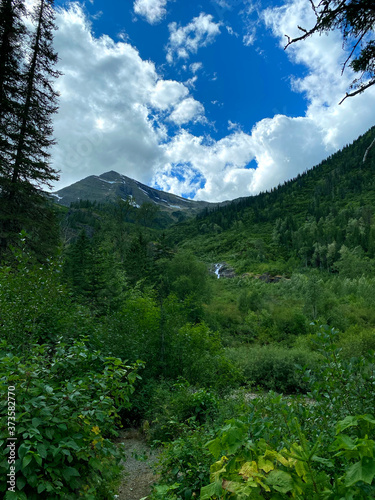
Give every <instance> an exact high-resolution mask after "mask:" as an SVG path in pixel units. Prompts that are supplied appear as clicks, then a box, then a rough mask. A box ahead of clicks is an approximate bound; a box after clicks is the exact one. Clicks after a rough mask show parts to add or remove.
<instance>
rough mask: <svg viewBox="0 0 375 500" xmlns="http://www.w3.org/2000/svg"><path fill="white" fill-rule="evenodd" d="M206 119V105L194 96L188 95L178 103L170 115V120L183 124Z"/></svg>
mask: <svg viewBox="0 0 375 500" xmlns="http://www.w3.org/2000/svg"><path fill="white" fill-rule="evenodd" d="M203 119H204V106H203V104H201V103H200V102H199V101H196V100H195V99H194V98H193V97H188V98H187V99H184V100H183V101H182V102H180V103H179V104H177V106H176V107H175V109H174V110H173V112H172V113H171V114H170V116H169V120H170V121H172V122H174V123H175V124H176V125H183V124H185V123H189V122H190V121H202V120H203Z"/></svg>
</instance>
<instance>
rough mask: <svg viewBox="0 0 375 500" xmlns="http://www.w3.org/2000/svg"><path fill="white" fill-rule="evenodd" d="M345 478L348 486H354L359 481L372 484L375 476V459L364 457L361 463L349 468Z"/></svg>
mask: <svg viewBox="0 0 375 500" xmlns="http://www.w3.org/2000/svg"><path fill="white" fill-rule="evenodd" d="M345 476H346V477H345V485H346V486H353V484H355V483H358V481H363V482H365V483H367V484H371V483H372V480H373V479H374V476H375V459H374V458H373V457H363V458H362V459H361V461H360V462H357V463H355V464H354V465H352V466H351V467H349V469H348V470H347V471H346V474H345Z"/></svg>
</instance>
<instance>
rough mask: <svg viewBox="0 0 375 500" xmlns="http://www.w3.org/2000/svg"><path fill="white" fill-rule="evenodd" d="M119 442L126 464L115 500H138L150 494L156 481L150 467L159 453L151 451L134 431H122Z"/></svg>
mask: <svg viewBox="0 0 375 500" xmlns="http://www.w3.org/2000/svg"><path fill="white" fill-rule="evenodd" d="M119 442H120V443H124V445H125V450H126V462H125V470H124V472H123V480H122V483H121V486H120V488H119V492H118V497H117V499H118V500H140V499H141V498H143V497H146V496H147V495H149V494H150V492H151V486H152V484H153V483H155V482H156V481H157V479H158V477H157V476H156V475H155V474H154V473H153V470H152V466H153V464H155V462H156V461H157V459H158V456H159V454H160V451H158V450H153V449H151V448H150V447H149V446H148V445H147V443H146V441H145V440H144V437H143V436H142V435H141V434H140V433H139V432H138V431H137V430H135V429H130V430H129V429H128V430H124V431H122V432H121V435H120V438H119Z"/></svg>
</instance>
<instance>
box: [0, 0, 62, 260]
mask: <svg viewBox="0 0 375 500" xmlns="http://www.w3.org/2000/svg"><path fill="white" fill-rule="evenodd" d="M21 4H22V5H23V3H22V2H21V1H20V0H15V1H13V2H12V1H9V0H3V2H2V11H1V12H2V13H3V11H4V18H3V17H2V19H1V25H2V26H4V27H5V26H6V23H7V20H6V16H5V14H6V15H7V16H8V18H10V15H11V14H10V13H11V12H12V13H13V20H14V24H13V26H14V27H13V35H12V36H13V39H12V41H13V46H12V47H11V49H12V50H10V51H8V52H9V54H8V60H7V64H8V66H9V72H8V74H7V75H5V77H4V83H3V88H5V85H8V86H9V87H10V88H13V89H15V90H14V91H13V92H14V93H16V94H15V95H16V99H15V104H16V105H15V106H13V107H12V108H9V111H8V117H5V118H4V122H5V120H7V123H8V124H9V123H11V124H12V125H11V127H10V128H9V127H8V128H7V129H4V132H3V134H2V136H3V137H2V139H3V143H4V144H5V141H7V144H8V151H7V154H5V155H4V156H3V161H2V164H1V172H0V173H1V185H0V187H1V198H0V221H1V226H2V227H1V249H2V250H3V251H4V250H6V248H7V246H8V245H9V243H12V242H13V241H14V240H15V237H16V235H17V234H18V233H19V232H20V230H21V229H26V230H27V231H28V232H30V233H31V235H32V238H31V239H30V242H31V243H32V246H34V248H33V249H34V250H35V251H36V253H43V251H42V249H41V247H42V246H43V244H44V243H45V242H46V240H48V239H49V231H48V228H49V227H50V226H51V224H53V213H52V210H51V208H50V207H49V206H48V203H47V200H46V198H45V196H44V195H43V193H42V191H41V188H42V187H44V186H50V185H51V182H52V181H54V180H57V179H58V175H57V171H56V170H55V169H53V168H52V167H51V165H50V152H49V148H50V147H51V146H52V145H53V144H54V139H53V137H52V134H53V126H52V116H53V114H54V113H56V112H57V109H58V106H57V97H58V94H57V92H56V91H55V90H54V88H53V81H54V80H55V79H56V78H57V77H58V76H59V72H58V71H56V70H55V69H54V66H55V64H56V62H57V54H56V52H55V51H54V49H53V32H54V30H55V29H56V26H55V12H54V9H53V0H40V1H39V2H38V3H37V4H36V6H35V7H34V10H33V12H32V13H31V19H32V21H33V23H34V26H35V30H34V31H33V32H32V33H28V39H29V40H30V43H29V44H26V45H25V44H24V46H23V47H24V48H23V53H22V59H20V56H19V45H20V40H21V38H22V37H23V36H24V34H23V32H22V30H21V29H20V28H19V29H18V30H16V27H17V26H18V25H20V26H21V25H22V19H21V15H19V14H18V13H19V12H21V9H20V7H19V5H21ZM3 6H4V9H3ZM17 23H18V24H17ZM4 30H5V28H4V29H3V30H2V31H3V32H4ZM9 37H10V36H9ZM9 37H8V38H9ZM4 40H5V38H4ZM1 51H4V54H5V53H6V45H4V44H3V43H2V47H1V49H0V52H1ZM12 68H13V71H14V74H15V78H17V77H18V80H17V81H15V78H13V80H12V73H11V69H12ZM9 95H11V93H10V92H9ZM47 246H48V245H47Z"/></svg>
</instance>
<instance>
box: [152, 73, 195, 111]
mask: <svg viewBox="0 0 375 500" xmlns="http://www.w3.org/2000/svg"><path fill="white" fill-rule="evenodd" d="M188 93H189V90H188V89H187V87H186V86H185V85H184V84H183V83H180V82H176V81H174V80H159V81H158V82H157V84H156V85H155V87H154V88H153V90H152V93H151V98H150V100H151V103H152V104H153V105H154V106H155V107H156V108H159V109H162V110H165V109H168V108H170V107H171V106H174V105H176V104H177V103H178V102H179V101H180V100H181V99H183V98H184V97H186V96H187V94H188Z"/></svg>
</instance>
